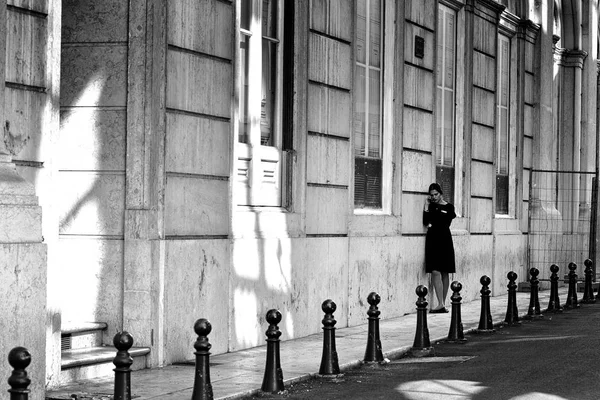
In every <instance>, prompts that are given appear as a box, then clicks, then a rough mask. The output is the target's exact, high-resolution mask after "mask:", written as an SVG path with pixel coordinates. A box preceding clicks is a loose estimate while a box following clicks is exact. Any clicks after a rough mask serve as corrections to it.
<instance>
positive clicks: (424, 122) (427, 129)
mask: <svg viewBox="0 0 600 400" xmlns="http://www.w3.org/2000/svg"><path fill="white" fill-rule="evenodd" d="M402 134H403V145H404V148H409V149H414V150H422V151H429V152H432V151H433V144H432V143H433V139H432V138H433V114H431V113H428V112H424V111H421V110H416V109H414V108H408V107H405V108H404V129H403V132H402Z"/></svg>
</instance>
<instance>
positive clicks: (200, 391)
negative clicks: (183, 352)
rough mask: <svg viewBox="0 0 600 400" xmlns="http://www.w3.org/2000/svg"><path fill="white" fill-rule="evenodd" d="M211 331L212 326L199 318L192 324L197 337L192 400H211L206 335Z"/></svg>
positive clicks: (208, 343)
mask: <svg viewBox="0 0 600 400" xmlns="http://www.w3.org/2000/svg"><path fill="white" fill-rule="evenodd" d="M210 331H212V325H211V324H210V322H209V321H208V320H207V319H204V318H200V319H199V320H197V321H196V323H195V324H194V332H196V335H198V339H196V343H194V348H195V349H196V351H195V352H194V354H195V355H196V375H195V377H194V391H193V392H192V400H212V399H213V398H214V397H213V390H212V385H211V383H210V364H209V357H210V351H209V350H210V348H211V347H212V346H211V344H210V342H209V341H208V334H209V333H210Z"/></svg>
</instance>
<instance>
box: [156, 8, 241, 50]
mask: <svg viewBox="0 0 600 400" xmlns="http://www.w3.org/2000/svg"><path fill="white" fill-rule="evenodd" d="M233 13H234V4H233V3H229V2H223V1H218V0H209V1H196V0H179V1H169V2H167V15H168V18H169V20H168V23H167V41H168V42H169V44H173V45H175V46H178V47H182V48H185V49H190V50H193V51H197V52H200V53H206V54H211V55H214V56H217V57H223V58H227V59H233V48H234V46H233V38H234V26H233V21H234V19H233Z"/></svg>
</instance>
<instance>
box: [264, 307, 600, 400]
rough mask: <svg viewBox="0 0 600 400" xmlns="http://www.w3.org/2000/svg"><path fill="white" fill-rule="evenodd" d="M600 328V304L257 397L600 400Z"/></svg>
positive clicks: (525, 322)
mask: <svg viewBox="0 0 600 400" xmlns="http://www.w3.org/2000/svg"><path fill="white" fill-rule="evenodd" d="M599 327H600V304H591V305H585V304H584V305H582V307H581V309H578V310H570V311H566V312H562V313H558V314H548V315H545V316H544V318H541V319H537V320H535V321H523V320H522V325H521V326H515V327H505V328H500V329H497V330H496V331H495V333H492V334H468V335H466V338H467V340H468V341H467V343H465V344H449V343H435V344H434V348H435V355H434V356H433V357H426V358H400V359H397V360H392V361H391V362H390V363H389V364H386V365H364V366H362V367H360V368H358V369H354V370H351V371H346V373H345V374H344V376H343V377H341V378H337V379H336V378H334V379H323V378H321V379H311V380H308V381H304V382H300V383H296V384H292V385H288V386H287V387H286V390H287V392H286V393H284V394H278V395H271V394H260V395H257V396H255V397H253V398H263V399H264V398H285V399H406V400H425V399H427V400H436V399H443V400H450V399H473V400H508V399H513V400H514V399H534V400H538V399H540V400H541V399H553V400H556V399H568V400H588V399H589V400H592V399H593V400H597V399H599V398H600V367H599V363H600V350H599V349H600V335H599V332H598V330H599ZM384 346H385V344H384Z"/></svg>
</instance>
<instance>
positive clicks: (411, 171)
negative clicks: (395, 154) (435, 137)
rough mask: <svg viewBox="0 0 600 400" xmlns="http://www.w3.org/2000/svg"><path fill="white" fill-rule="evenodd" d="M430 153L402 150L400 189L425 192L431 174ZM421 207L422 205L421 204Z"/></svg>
mask: <svg viewBox="0 0 600 400" xmlns="http://www.w3.org/2000/svg"><path fill="white" fill-rule="evenodd" d="M432 169H433V165H432V159H431V154H426V153H421V152H414V151H410V150H405V151H403V152H402V190H403V191H410V192H426V191H427V187H428V186H429V183H430V182H429V180H430V179H431V177H432V176H433V170H432ZM421 207H422V205H421Z"/></svg>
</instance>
